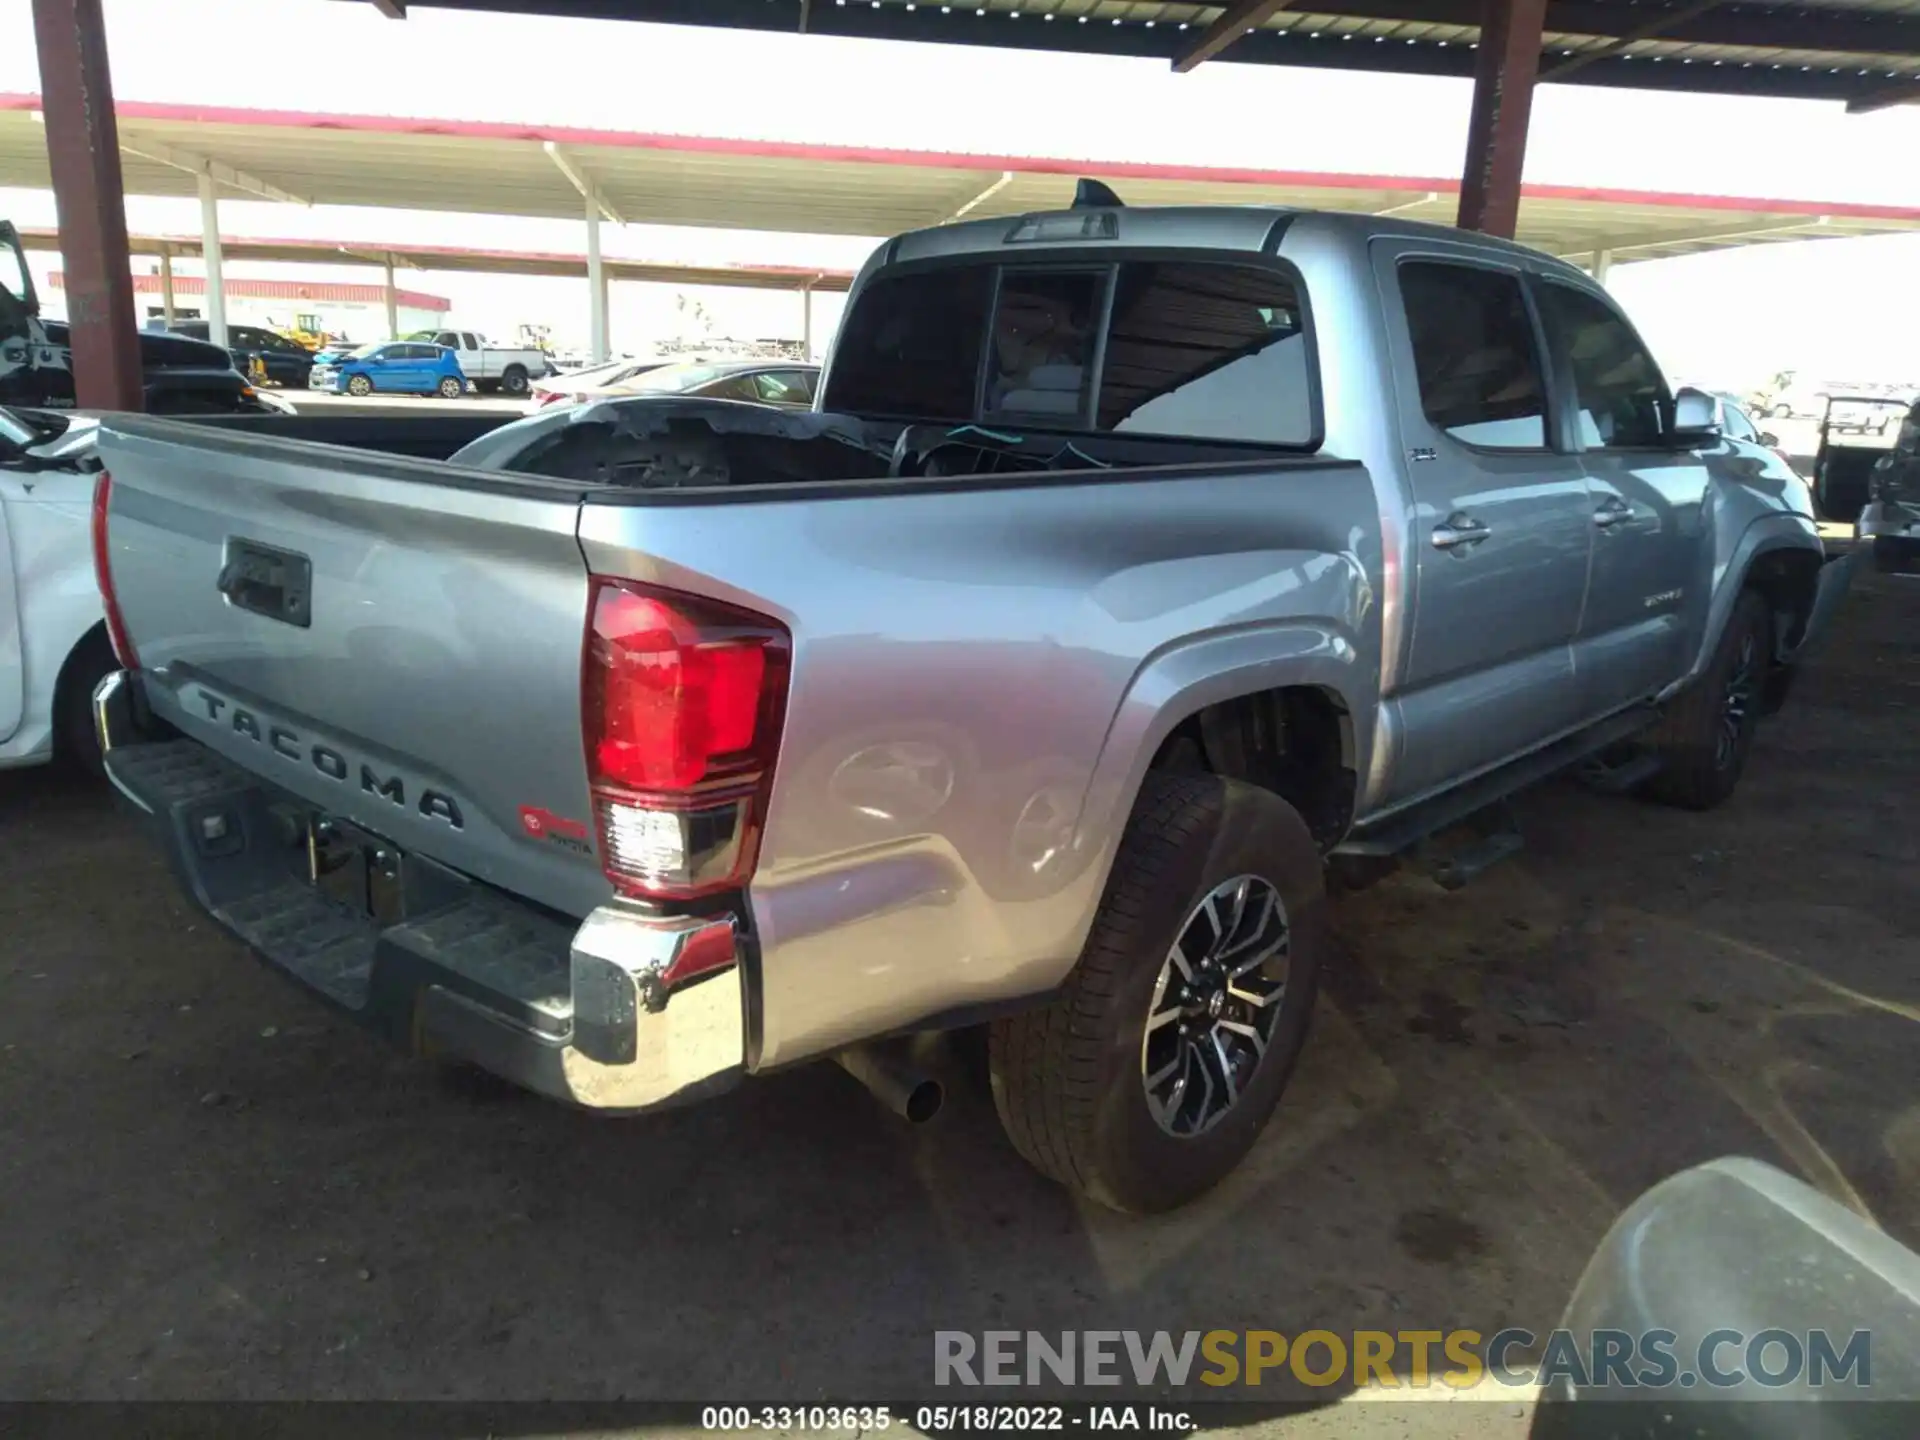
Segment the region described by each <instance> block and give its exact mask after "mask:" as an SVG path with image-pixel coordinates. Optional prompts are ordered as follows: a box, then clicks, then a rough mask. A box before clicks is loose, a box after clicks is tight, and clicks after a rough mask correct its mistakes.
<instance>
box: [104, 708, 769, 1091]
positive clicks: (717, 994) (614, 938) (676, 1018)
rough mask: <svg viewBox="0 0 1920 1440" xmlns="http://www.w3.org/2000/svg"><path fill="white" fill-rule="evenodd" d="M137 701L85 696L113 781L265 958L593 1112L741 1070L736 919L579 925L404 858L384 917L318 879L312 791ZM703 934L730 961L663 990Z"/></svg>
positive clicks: (343, 1004)
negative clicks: (90, 700)
mask: <svg viewBox="0 0 1920 1440" xmlns="http://www.w3.org/2000/svg"><path fill="white" fill-rule="evenodd" d="M141 710H142V706H141V702H140V687H139V685H138V683H137V681H135V680H134V679H133V678H132V677H130V676H128V675H127V674H126V673H125V672H115V673H113V674H111V675H109V676H107V677H106V679H104V680H103V681H102V682H101V683H100V685H99V687H98V688H97V689H96V690H95V692H94V721H95V725H96V728H97V729H98V732H99V737H100V743H101V748H102V750H103V751H104V753H105V757H106V769H107V775H108V777H109V778H110V779H111V780H112V782H113V784H114V786H115V788H116V789H118V790H119V791H120V793H121V795H123V796H124V797H125V798H126V799H127V800H128V801H129V802H130V803H131V804H132V805H133V806H135V807H136V808H137V809H139V810H140V811H141V812H142V813H143V814H144V815H145V816H147V817H148V818H149V820H150V821H151V823H153V825H154V826H155V827H156V829H157V830H158V832H159V835H160V838H161V841H162V843H163V844H164V846H165V848H166V851H167V855H168V858H169V860H170V861H171V863H172V866H173V869H174V873H175V875H176V877H177V878H178V879H179V881H180V883H181V885H182V887H183V888H184V889H185V890H186V891H187V893H188V894H190V895H191V896H192V897H193V898H194V899H195V900H196V901H197V902H198V903H199V904H200V906H201V907H202V908H203V909H205V910H206V911H207V913H208V914H209V915H210V916H212V917H213V919H214V920H216V921H218V922H219V923H220V924H221V926H222V927H223V928H225V929H226V930H227V931H229V932H230V933H231V934H233V935H234V936H236V937H237V938H239V939H240V940H242V941H244V942H245V943H246V944H247V946H248V947H249V949H251V950H252V951H253V953H254V954H255V955H257V956H258V957H259V958H260V959H262V960H263V961H265V962H266V963H267V964H269V965H270V966H272V967H273V968H274V969H276V970H279V971H280V972H282V973H283V974H285V975H287V976H289V977H291V978H292V979H294V980H296V981H298V982H300V983H301V984H302V985H303V986H305V987H306V988H307V989H308V990H310V991H312V992H313V993H314V994H315V995H316V996H317V997H318V998H320V999H322V1000H324V1001H326V1002H328V1003H330V1004H332V1005H333V1006H335V1007H336V1008H338V1009H339V1010H341V1011H343V1012H345V1013H346V1014H348V1015H349V1016H351V1017H352V1018H353V1019H355V1020H356V1021H358V1022H359V1023H361V1024H363V1025H365V1026H367V1027H368V1028H370V1029H372V1030H375V1031H377V1032H379V1033H381V1034H384V1035H386V1036H387V1037H388V1038H389V1039H391V1040H393V1041H394V1042H395V1043H397V1044H399V1045H401V1046H403V1047H404V1048H407V1049H410V1050H413V1051H416V1052H419V1053H424V1054H433V1055H445V1056H454V1057H458V1058H460V1059H464V1060H467V1061H469V1062H471V1063H473V1064H475V1065H478V1066H480V1067H481V1068H482V1069H485V1070H490V1071H492V1072H493V1073H495V1074H497V1075H500V1076H502V1077H504V1078H506V1079H508V1080H511V1081H513V1082H514V1083H516V1084H519V1085H522V1086H525V1087H526V1088H527V1089H529V1090H534V1091H538V1092H540V1093H542V1094H545V1095H550V1096H553V1097H554V1098H556V1099H560V1100H565V1101H568V1102H571V1103H573V1104H576V1105H581V1106H585V1107H588V1108H590V1109H595V1110H607V1111H627V1112H632V1111H644V1110H651V1109H655V1108H659V1107H662V1106H667V1105H672V1104H678V1103H682V1102H685V1101H688V1100H692V1099H697V1098H700V1097H703V1096H705V1095H708V1094H711V1093H716V1092H717V1091H720V1090H723V1089H726V1088H728V1087H729V1086H731V1085H732V1084H733V1083H735V1082H736V1081H737V1080H738V1079H739V1077H740V1076H741V1075H742V1074H744V1073H745V1068H746V1064H745V1062H746V1042H747V1035H746V1009H745V1006H746V999H747V997H746V994H745V989H744V985H743V979H742V967H741V949H742V947H741V946H740V944H739V941H738V936H737V933H736V930H735V926H734V921H733V919H732V918H731V917H730V916H726V915H721V916H707V917H698V916H662V915H656V914H652V913H650V912H648V911H645V910H642V909H640V908H639V907H637V906H634V905H631V904H629V903H627V902H625V901H620V900H614V901H610V902H609V903H607V904H605V905H602V906H600V907H599V908H598V909H596V910H594V911H593V912H592V913H591V914H589V915H588V916H587V918H586V919H585V920H584V921H583V922H581V923H580V924H579V925H578V926H577V927H576V926H574V925H573V924H571V923H570V922H568V921H565V920H562V919H559V918H557V917H555V916H553V915H552V914H551V913H550V912H548V911H545V910H542V909H538V908H536V907H534V906H531V905H528V904H526V903H524V902H522V901H519V900H517V899H515V898H514V897H513V896H510V895H508V894H506V893H505V892H502V891H500V890H496V889H493V888H492V887H490V886H486V885H482V884H479V883H478V882H475V881H472V880H470V879H468V878H466V877H464V876H461V875H457V874H455V873H454V872H452V871H449V870H446V869H445V868H444V867H441V866H438V865H435V864H433V863H432V862H431V861H427V860H425V859H417V860H416V859H415V858H413V857H408V858H407V859H406V860H405V864H406V865H407V866H408V867H409V868H408V870H407V881H406V884H405V886H404V889H405V892H406V896H407V908H406V911H405V913H404V914H402V915H399V916H397V917H389V918H388V919H387V920H384V921H383V920H376V919H375V918H373V917H372V916H370V915H368V914H365V913H361V912H359V911H357V910H355V909H353V908H351V907H348V906H344V905H342V904H341V903H340V901H339V900H338V899H336V898H334V897H330V896H328V895H326V894H324V893H323V892H322V891H321V890H320V889H318V888H316V886H315V885H314V884H313V883H311V879H310V876H309V875H308V874H307V873H306V871H307V865H308V861H307V859H306V858H305V857H306V856H308V854H309V850H308V846H307V834H308V831H307V830H306V829H305V828H303V817H304V821H305V822H310V821H311V818H312V817H311V815H310V814H309V812H310V810H311V807H310V806H308V805H307V804H306V802H304V801H302V800H300V799H298V798H297V797H295V796H293V795H291V794H289V793H288V792H285V791H282V790H280V789H278V788H277V787H275V786H273V785H270V784H268V783H266V782H265V781H263V780H261V779H260V778H259V777H257V776H255V775H252V774H250V773H249V772H247V771H245V770H242V769H241V768H240V767H238V766H236V765H234V764H232V763H231V762H229V761H227V760H225V759H223V758H221V757H220V756H218V755H216V754H214V752H212V751H211V750H209V749H207V748H206V747H205V746H203V745H201V744H199V743H198V742H197V741H193V740H186V739H167V740H154V739H151V738H149V737H148V736H146V735H144V734H143V733H142V723H141V722H142V720H143V716H142V714H141ZM416 864H417V865H418V867H419V872H420V873H419V874H418V875H417V876H416V873H415V871H414V870H413V868H412V867H414V866H415V865H416ZM716 931H724V933H723V934H719V933H716ZM696 941H698V943H699V945H700V946H701V954H702V956H703V957H704V960H703V963H706V964H711V963H712V959H713V957H714V956H715V955H716V954H721V955H724V954H726V953H731V955H732V956H733V963H732V964H731V965H728V966H726V967H725V968H720V969H714V970H711V971H709V972H708V973H705V974H703V975H701V976H699V977H698V978H695V979H692V980H690V981H688V982H687V983H684V984H681V985H678V986H676V987H675V988H673V989H672V990H670V991H669V990H668V989H666V988H665V982H666V977H667V976H668V974H669V972H670V971H672V970H673V968H674V966H675V962H676V961H678V960H680V959H681V958H682V955H683V952H685V951H686V949H687V947H688V946H689V945H691V944H694V943H695V942H696Z"/></svg>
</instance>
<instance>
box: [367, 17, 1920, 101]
mask: <svg viewBox="0 0 1920 1440" xmlns="http://www.w3.org/2000/svg"><path fill="white" fill-rule="evenodd" d="M380 4H381V8H382V9H404V8H405V7H406V6H417V7H421V8H425V7H426V6H433V7H437V8H443V9H453V10H484V11H493V12H495V13H519V14H547V15H567V16H579V17H584V18H590V19H603V20H610V19H629V20H651V21H659V22H663V23H669V24H685V25H716V26H726V27H732V28H737V29H751V30H786V31H804V32H807V33H818V34H829V35H850V36H862V37H869V38H875V39H886V40H922V41H933V42H938V43H941V44H949V45H997V46H1006V47H1013V48H1021V49H1039V50H1073V51H1082V52H1087V53H1092V54H1102V55H1135V56H1147V57H1153V58H1161V59H1166V60H1170V61H1173V62H1175V63H1176V64H1181V65H1182V66H1183V68H1184V66H1185V65H1187V64H1191V63H1197V58H1205V57H1206V56H1207V55H1209V54H1215V53H1217V54H1218V56H1219V58H1221V59H1225V60H1233V61H1244V62H1250V63H1254V64H1269V65H1317V66H1329V67H1333V68H1339V69H1354V70H1384V71H1396V72H1402V73H1411V74H1421V75H1456V76H1469V75H1471V74H1472V73H1473V49H1472V47H1473V45H1474V43H1475V42H1476V41H1477V40H1478V39H1479V35H1480V15H1481V0H1292V3H1291V4H1288V3H1285V0H1281V3H1274V0H1235V3H1232V4H1227V5H1195V4H1167V3H1147V0H966V3H960V0H955V3H951V4H945V3H939V0H933V3H929V0H404V3H403V4H400V5H395V4H394V3H393V0H380ZM1210 32H1211V33H1210ZM1215 47H1218V48H1217V50H1216V48H1215ZM1542 49H1543V54H1542V56H1541V65H1540V78H1541V79H1543V80H1547V81H1567V82H1571V83H1574V84H1583V85H1624V86H1631V87H1637V88H1641V89H1658V90H1699V91H1710V92H1720V93H1726V94H1737V95H1775V96H1786V97H1792V98H1797V99H1814V100H1844V101H1847V102H1848V107H1849V108H1850V109H1858V110H1870V109H1879V108H1881V107H1883V106H1885V105H1892V104H1900V103H1902V102H1904V101H1910V100H1920V0H1798V3H1779V0H1548V4H1547V14H1546V33H1545V35H1544V37H1543V45H1542ZM1196 57H1197V58H1196Z"/></svg>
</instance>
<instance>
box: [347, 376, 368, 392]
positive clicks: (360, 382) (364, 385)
mask: <svg viewBox="0 0 1920 1440" xmlns="http://www.w3.org/2000/svg"><path fill="white" fill-rule="evenodd" d="M372 393H373V381H371V380H369V379H368V378H367V377H366V376H364V375H350V376H348V377H347V394H349V395H358V396H367V395H371V394H372Z"/></svg>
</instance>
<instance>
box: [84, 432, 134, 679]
mask: <svg viewBox="0 0 1920 1440" xmlns="http://www.w3.org/2000/svg"><path fill="white" fill-rule="evenodd" d="M112 499H113V476H111V475H109V474H108V473H107V472H106V471H105V470H102V471H101V472H100V478H99V479H98V480H96V481H94V482H93V583H94V584H95V585H97V586H98V587H99V589H100V604H101V606H102V607H103V608H104V609H105V610H106V612H107V639H108V640H109V641H111V642H112V644H113V653H114V658H116V659H117V660H119V662H120V666H121V668H122V669H123V670H138V669H139V668H140V656H139V655H138V653H136V652H135V650H134V648H133V641H132V640H130V639H128V638H127V622H126V621H125V620H123V619H121V617H120V599H119V597H118V596H117V595H115V594H114V593H113V561H112V559H111V557H110V556H109V554H108V551H107V506H108V504H109V503H110V502H111V501H112Z"/></svg>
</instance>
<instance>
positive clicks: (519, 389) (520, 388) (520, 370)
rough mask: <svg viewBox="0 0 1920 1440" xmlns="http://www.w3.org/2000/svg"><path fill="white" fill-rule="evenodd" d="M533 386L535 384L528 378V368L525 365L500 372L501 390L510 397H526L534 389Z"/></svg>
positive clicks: (509, 367) (510, 367)
mask: <svg viewBox="0 0 1920 1440" xmlns="http://www.w3.org/2000/svg"><path fill="white" fill-rule="evenodd" d="M532 384H533V382H532V381H531V380H529V379H528V378H527V367H526V366H524V365H509V366H507V368H506V369H505V370H503V371H501V372H500V388H501V389H502V390H504V391H506V392H507V394H509V395H512V396H515V397H518V396H521V395H524V394H526V393H527V391H528V390H529V389H530V388H532Z"/></svg>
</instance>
